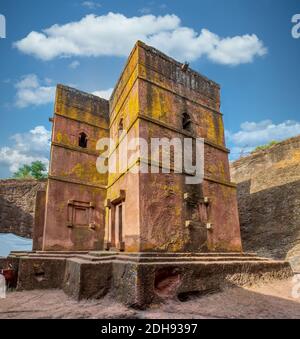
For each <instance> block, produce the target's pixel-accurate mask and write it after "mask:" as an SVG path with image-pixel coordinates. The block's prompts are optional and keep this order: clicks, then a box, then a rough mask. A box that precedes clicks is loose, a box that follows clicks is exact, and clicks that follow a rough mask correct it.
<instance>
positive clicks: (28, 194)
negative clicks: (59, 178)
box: [0, 180, 46, 238]
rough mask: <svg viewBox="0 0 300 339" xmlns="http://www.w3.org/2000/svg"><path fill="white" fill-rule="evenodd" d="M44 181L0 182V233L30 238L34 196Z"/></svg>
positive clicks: (44, 184) (43, 184) (43, 185)
mask: <svg viewBox="0 0 300 339" xmlns="http://www.w3.org/2000/svg"><path fill="white" fill-rule="evenodd" d="M45 188H46V181H36V180H0V233H14V234H16V235H18V236H21V237H25V238H32V230H33V223H34V210H35V199H36V194H37V192H38V191H40V190H45Z"/></svg>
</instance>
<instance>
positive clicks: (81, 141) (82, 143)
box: [78, 132, 88, 148]
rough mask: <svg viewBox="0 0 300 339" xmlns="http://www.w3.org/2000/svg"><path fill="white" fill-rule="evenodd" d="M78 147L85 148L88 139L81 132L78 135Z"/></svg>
mask: <svg viewBox="0 0 300 339" xmlns="http://www.w3.org/2000/svg"><path fill="white" fill-rule="evenodd" d="M78 145H79V147H81V148H87V145H88V138H87V135H86V134H85V133H84V132H82V133H80V134H79V142H78Z"/></svg>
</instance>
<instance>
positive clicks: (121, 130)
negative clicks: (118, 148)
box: [118, 118, 124, 136]
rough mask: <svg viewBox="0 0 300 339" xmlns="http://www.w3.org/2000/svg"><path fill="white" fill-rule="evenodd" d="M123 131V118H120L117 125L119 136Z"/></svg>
mask: <svg viewBox="0 0 300 339" xmlns="http://www.w3.org/2000/svg"><path fill="white" fill-rule="evenodd" d="M123 132H124V120H123V118H122V119H121V120H120V122H119V127H118V133H119V136H121V135H122V134H123Z"/></svg>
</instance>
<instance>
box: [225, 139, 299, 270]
mask: <svg viewBox="0 0 300 339" xmlns="http://www.w3.org/2000/svg"><path fill="white" fill-rule="evenodd" d="M231 176H232V180H233V181H234V182H236V183H237V184H238V204H239V215H240V222H241V232H242V240H243V247H244V250H245V251H254V252H257V253H258V254H259V255H263V256H266V257H273V258H276V259H288V260H289V261H290V262H291V264H292V266H293V268H294V270H295V271H298V272H300V136H299V137H296V138H292V139H288V140H286V141H283V142H281V143H279V144H277V145H275V146H273V147H271V148H270V149H268V150H265V151H259V152H257V153H254V154H252V155H250V156H248V157H245V158H241V159H240V160H237V161H236V162H234V163H232V164H231Z"/></svg>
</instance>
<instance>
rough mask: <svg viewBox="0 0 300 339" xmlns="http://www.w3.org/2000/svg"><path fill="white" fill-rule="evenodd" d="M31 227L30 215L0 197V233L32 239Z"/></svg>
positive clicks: (31, 216)
mask: <svg viewBox="0 0 300 339" xmlns="http://www.w3.org/2000/svg"><path fill="white" fill-rule="evenodd" d="M32 225H33V215H32V214H30V213H29V212H26V211H24V210H23V209H22V208H21V207H19V206H17V205H16V204H15V203H13V202H11V201H9V200H7V199H4V198H3V197H2V196H0V229H1V233H13V234H16V235H18V236H21V237H25V238H32Z"/></svg>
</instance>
